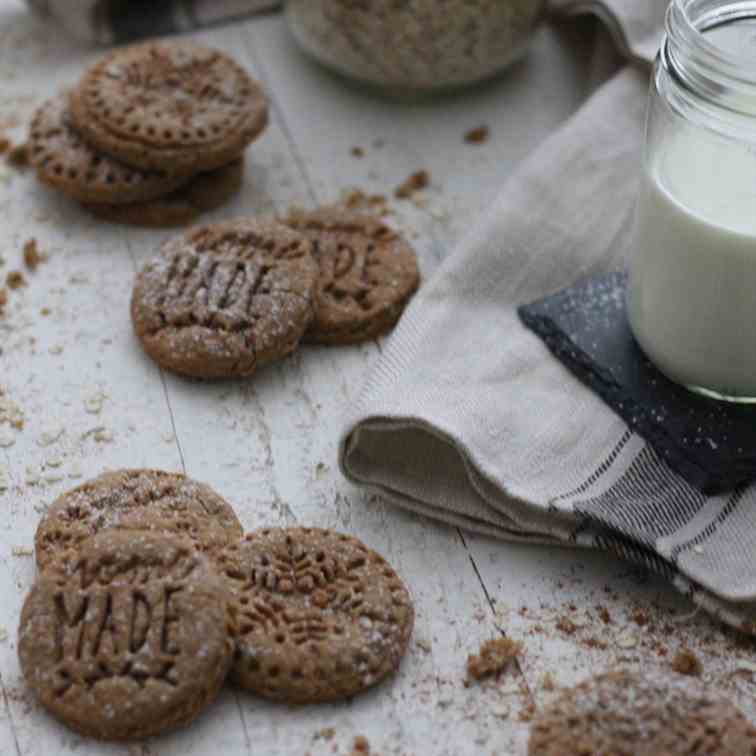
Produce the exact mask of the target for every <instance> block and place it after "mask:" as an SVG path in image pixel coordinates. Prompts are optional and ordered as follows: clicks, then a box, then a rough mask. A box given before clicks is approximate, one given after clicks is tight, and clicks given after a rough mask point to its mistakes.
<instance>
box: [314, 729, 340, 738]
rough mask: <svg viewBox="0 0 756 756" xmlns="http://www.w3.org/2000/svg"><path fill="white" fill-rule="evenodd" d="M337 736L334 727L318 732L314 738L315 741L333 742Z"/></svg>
mask: <svg viewBox="0 0 756 756" xmlns="http://www.w3.org/2000/svg"><path fill="white" fill-rule="evenodd" d="M335 735H336V729H335V728H333V727H324V728H323V729H322V730H318V731H317V732H316V733H315V736H314V737H313V740H319V739H321V740H332V739H333V738H334V737H335Z"/></svg>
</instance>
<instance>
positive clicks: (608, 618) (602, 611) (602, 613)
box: [598, 606, 612, 625]
mask: <svg viewBox="0 0 756 756" xmlns="http://www.w3.org/2000/svg"><path fill="white" fill-rule="evenodd" d="M598 616H599V619H600V620H601V621H602V622H603V623H604V624H605V625H611V624H612V615H611V614H609V610H608V609H607V608H606V607H605V606H600V607H599V608H598Z"/></svg>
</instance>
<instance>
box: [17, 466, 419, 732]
mask: <svg viewBox="0 0 756 756" xmlns="http://www.w3.org/2000/svg"><path fill="white" fill-rule="evenodd" d="M35 552H36V559H37V567H38V570H39V575H38V577H37V581H36V583H35V585H34V587H33V588H32V590H31V592H30V594H29V596H28V597H27V599H26V602H25V604H24V607H23V610H22V613H21V623H20V627H19V657H20V661H21V667H22V669H23V672H24V676H25V678H26V680H27V682H28V684H29V686H30V688H31V689H32V690H33V691H34V693H35V694H36V696H37V697H38V699H39V700H40V702H41V703H42V704H43V705H44V706H45V708H47V709H48V710H49V711H50V712H51V713H52V714H53V715H55V716H56V717H57V718H58V719H60V720H61V721H62V722H64V723H65V724H66V725H68V726H69V727H71V728H72V729H74V730H76V731H77V732H79V733H81V734H83V735H87V736H91V737H96V738H101V739H106V740H135V739H142V738H147V737H150V736H153V735H156V734H159V733H161V732H164V731H166V730H169V729H172V728H175V727H178V726H181V725H186V724H188V723H189V722H190V721H192V720H193V719H194V718H195V717H196V716H197V715H198V714H199V713H200V712H201V711H202V710H203V709H204V708H205V707H206V706H207V705H208V704H209V703H210V702H211V701H212V700H213V698H214V697H215V696H216V694H217V693H218V691H219V690H220V687H221V685H222V684H223V681H224V680H225V679H226V677H227V675H228V674H229V672H230V675H231V678H232V679H233V680H234V681H235V682H236V684H237V685H239V686H240V687H242V688H244V689H246V690H248V691H250V692H252V693H255V694H258V695H260V696H264V697H266V698H270V699H274V700H279V701H284V702H288V703H298V704H304V703H310V702H322V701H332V700H336V699H340V698H344V697H347V696H353V695H355V694H357V693H360V692H361V691H363V690H366V689H367V688H369V687H371V686H373V685H375V684H377V683H379V682H380V681H382V680H384V679H385V678H386V677H388V676H389V675H391V674H392V673H394V672H395V671H396V669H397V668H398V666H399V663H400V661H401V659H402V656H403V655H404V653H405V651H406V648H407V645H408V642H409V637H410V634H411V632H412V626H413V622H414V610H413V608H412V603H411V600H410V597H409V594H408V592H407V589H406V587H405V586H404V584H403V583H402V581H401V579H400V578H399V577H398V576H397V574H396V573H395V572H394V570H393V569H392V568H391V567H390V565H389V564H387V563H386V561H385V560H384V559H383V558H382V557H380V556H379V555H378V554H376V553H375V552H374V551H371V550H370V549H368V548H367V547H366V546H365V545H363V544H362V543H360V542H359V541H358V540H357V539H355V538H352V537H351V536H347V535H341V534H339V533H335V532H332V531H327V530H318V529H310V528H289V529H280V528H271V529H265V530H260V531H256V532H253V533H250V534H248V535H246V536H243V535H242V528H241V525H240V524H239V521H238V519H237V517H236V515H235V513H234V511H233V509H232V508H231V507H230V506H229V505H228V504H227V503H226V502H225V501H224V500H223V499H222V498H221V497H220V496H218V495H217V494H216V493H215V492H214V491H212V490H211V489H210V488H208V487H207V486H205V485H203V484H201V483H197V482H195V481H192V480H190V479H188V478H186V477H184V476H182V475H176V474H171V473H165V472H160V471H154V470H125V471H120V472H115V473H108V474H105V475H102V476H100V477H99V478H97V479H95V480H93V481H90V482H88V483H85V484H84V485H82V486H80V487H78V488H76V489H74V490H73V491H70V492H68V493H67V494H64V495H63V496H62V497H60V498H59V499H58V500H57V501H56V502H54V503H53V504H52V505H51V507H50V508H49V510H48V512H47V514H46V515H45V517H44V518H43V520H42V522H41V523H40V525H39V528H38V530H37V535H36V538H35Z"/></svg>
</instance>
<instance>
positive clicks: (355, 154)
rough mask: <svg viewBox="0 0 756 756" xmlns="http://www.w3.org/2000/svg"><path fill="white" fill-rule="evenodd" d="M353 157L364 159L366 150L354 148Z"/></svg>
mask: <svg viewBox="0 0 756 756" xmlns="http://www.w3.org/2000/svg"><path fill="white" fill-rule="evenodd" d="M352 157H356V158H364V157H365V150H363V149H362V147H352Z"/></svg>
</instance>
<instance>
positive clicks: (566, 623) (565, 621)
mask: <svg viewBox="0 0 756 756" xmlns="http://www.w3.org/2000/svg"><path fill="white" fill-rule="evenodd" d="M556 628H557V630H561V631H562V632H563V633H566V634H567V635H574V634H575V632H576V631H577V629H578V627H577V625H576V624H575V623H574V622H573V621H572V620H571V619H570V618H569V617H560V618H559V620H558V621H557V623H556Z"/></svg>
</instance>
